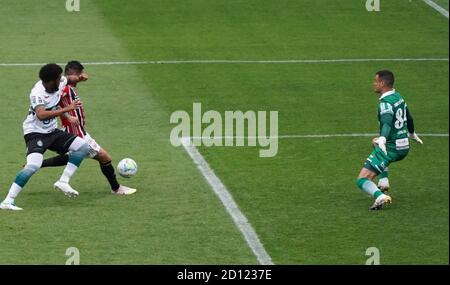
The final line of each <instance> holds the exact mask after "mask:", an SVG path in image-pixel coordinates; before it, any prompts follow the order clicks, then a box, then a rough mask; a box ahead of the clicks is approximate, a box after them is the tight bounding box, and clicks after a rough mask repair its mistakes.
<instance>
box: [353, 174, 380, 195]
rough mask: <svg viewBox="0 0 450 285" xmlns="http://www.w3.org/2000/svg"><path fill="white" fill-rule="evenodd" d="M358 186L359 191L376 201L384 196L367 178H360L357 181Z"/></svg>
mask: <svg viewBox="0 0 450 285" xmlns="http://www.w3.org/2000/svg"><path fill="white" fill-rule="evenodd" d="M356 185H358V187H359V189H361V190H363V191H364V192H366V193H367V194H369V195H370V196H372V197H374V198H375V199H376V198H378V197H379V196H380V195H381V194H383V193H382V192H381V191H380V189H378V187H377V185H376V184H375V183H373V182H372V181H370V180H369V179H367V178H360V179H358V180H356Z"/></svg>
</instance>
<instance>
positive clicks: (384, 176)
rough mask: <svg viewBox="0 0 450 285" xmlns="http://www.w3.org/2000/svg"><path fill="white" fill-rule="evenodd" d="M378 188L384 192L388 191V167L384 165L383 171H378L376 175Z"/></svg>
mask: <svg viewBox="0 0 450 285" xmlns="http://www.w3.org/2000/svg"><path fill="white" fill-rule="evenodd" d="M378 178H379V179H378V185H377V186H378V188H380V190H381V191H382V192H383V193H384V192H387V191H389V188H390V185H389V178H388V168H387V167H386V168H385V169H384V170H383V172H381V173H380V175H379V176H378Z"/></svg>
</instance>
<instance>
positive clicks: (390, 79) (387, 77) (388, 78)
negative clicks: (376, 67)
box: [376, 70, 395, 87]
mask: <svg viewBox="0 0 450 285" xmlns="http://www.w3.org/2000/svg"><path fill="white" fill-rule="evenodd" d="M376 75H378V77H379V78H380V79H381V81H383V82H384V84H386V86H388V87H394V82H395V78H394V73H392V72H391V71H389V70H381V71H378V72H377V73H376Z"/></svg>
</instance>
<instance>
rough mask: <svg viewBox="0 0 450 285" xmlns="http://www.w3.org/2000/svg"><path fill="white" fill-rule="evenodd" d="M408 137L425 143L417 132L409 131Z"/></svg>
mask: <svg viewBox="0 0 450 285" xmlns="http://www.w3.org/2000/svg"><path fill="white" fill-rule="evenodd" d="M408 137H409V138H410V139H412V140H415V141H416V142H418V143H420V144H423V141H422V140H421V139H420V138H419V136H418V135H417V134H416V133H409V134H408Z"/></svg>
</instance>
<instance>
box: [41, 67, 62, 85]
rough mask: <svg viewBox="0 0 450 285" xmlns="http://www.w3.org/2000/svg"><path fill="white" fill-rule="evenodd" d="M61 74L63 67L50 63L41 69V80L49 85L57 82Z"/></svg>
mask: <svg viewBox="0 0 450 285" xmlns="http://www.w3.org/2000/svg"><path fill="white" fill-rule="evenodd" d="M61 73H62V68H61V66H59V65H57V64H56V63H49V64H46V65H44V66H43V67H41V70H40V71H39V78H40V79H41V80H42V82H44V83H47V82H50V81H53V80H57V79H58V77H59V76H60V75H61Z"/></svg>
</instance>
